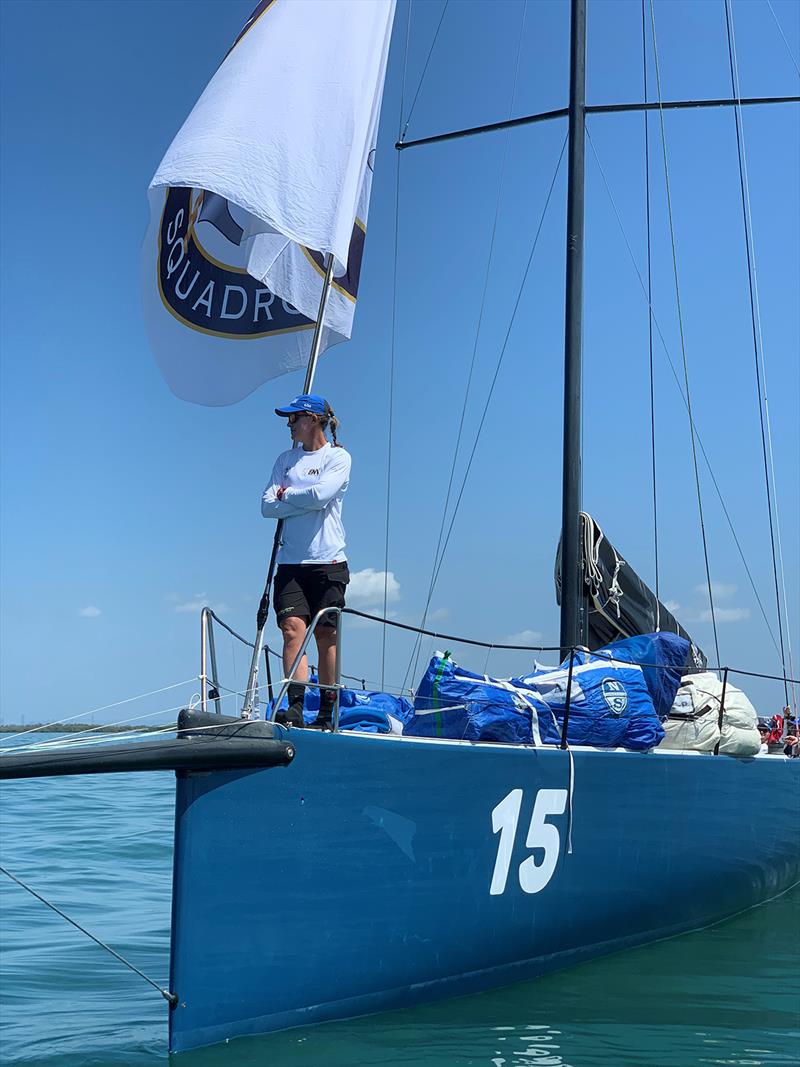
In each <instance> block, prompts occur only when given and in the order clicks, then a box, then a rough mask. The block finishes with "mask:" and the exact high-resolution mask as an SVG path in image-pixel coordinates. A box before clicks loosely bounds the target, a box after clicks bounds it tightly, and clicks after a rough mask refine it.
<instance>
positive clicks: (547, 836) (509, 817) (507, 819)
mask: <svg viewBox="0 0 800 1067" xmlns="http://www.w3.org/2000/svg"><path fill="white" fill-rule="evenodd" d="M566 806H567V791H566V789H540V790H539V792H538V793H537V794H536V802H535V803H534V805H533V815H531V824H530V826H529V827H528V836H527V838H526V839H525V847H526V848H530V849H534V848H540V849H542V850H543V851H544V858H543V859H542V862H541V863H536V861H535V860H534V858H533V856H528V858H527V859H526V860H523V861H522V863H521V864H520V866H519V884H520V888H521V889H522V890H523V892H525V893H538V892H540V891H541V890H542V889H544V887H545V886H546V885H547V883H548V882H549V881H550V879H551V878H552V877H553V874H554V873H555V869H556V863H557V862H558V853H559V849H560V848H561V838H560V837H559V834H558V828H557V827H555V826H553V825H552V824H551V823H548V822H545V819H546V818H547V816H548V815H563V814H564V810H565V808H566ZM521 807H522V790H521V789H512V790H511V792H510V793H509V794H508V795H507V796H505V797H503V799H502V800H501V801H500V803H499V804H498V805H497V807H496V808H494V809H493V811H492V831H493V832H494V833H496V834H497V833H499V834H500V842H499V844H498V848H497V859H496V860H495V864H494V873H493V874H492V884H491V885H490V886H489V895H490V896H493V897H494V896H499V895H500V894H501V893H504V892H505V888H506V882H507V880H508V871H509V868H510V867H511V856H512V853H513V851H514V839H515V837H516V835H517V823H518V822H519V813H520V808H521Z"/></svg>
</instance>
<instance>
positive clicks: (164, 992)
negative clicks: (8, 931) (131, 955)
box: [0, 867, 178, 1008]
mask: <svg viewBox="0 0 800 1067" xmlns="http://www.w3.org/2000/svg"><path fill="white" fill-rule="evenodd" d="M0 872H2V873H3V874H4V875H6V877H8V878H10V879H11V881H12V882H16V883H17V885H18V886H21V887H22V888H23V889H24V890H26V891H27V892H28V893H30V894H31V896H33V897H36V899H37V900H40V901H41V902H42V904H44V905H45V906H46V907H48V908H50V910H51V911H54V912H55V913H56V915H60V916H61V918H62V919H65V920H66V921H67V922H68V923H71V925H72V926H74V927H75V929H76V930H80V932H81V933H82V934H86V936H87V937H88V938H90V939H91V940H92V941H94V943H95V944H96V945H99V946H100V948H104V949H105V950H106V952H110V953H111V955H112V956H113V957H114V958H115V959H118V960H119V961H120V963H124V964H125V966H126V967H127V968H128V970H131V971H133V973H134V974H138V975H139V977H140V978H144V980H145V982H147V983H148V985H151V986H152V987H153V989H157V990H158V992H159V993H160V994H161V996H162V997H163V998H164V1000H166V1002H167V1003H168V1004H169V1006H170V1007H171V1008H174V1007H175V1005H176V1004H177V1003H178V997H177V995H176V994H175V993H170V991H169V990H168V989H162V988H161V986H160V985H159V984H158V982H154V981H153V979H152V978H148V977H147V975H146V974H145V973H144V971H140V970H139V968H138V967H135V966H134V965H133V964H132V963H131V962H130V961H129V960H126V959H125V957H124V956H120V954H119V952H116V951H115V950H114V949H113V948H111V946H110V945H107V944H106V943H105V941H101V940H100V938H99V937H95V936H94V934H90V933H89V931H88V930H87V929H86V928H85V927H83V926H81V924H80V923H77V922H75V920H74V919H70V917H69V915H65V914H64V912H63V911H61V910H60V909H59V908H57V907H56V906H55V904H51V903H50V901H49V900H45V899H44V897H43V896H41V895H40V894H39V893H37V892H36V890H35V889H31V887H30V886H29V885H26V884H25V883H24V882H23V881H22V880H21V879H19V878H17V877H16V875H13V874H12V873H11V871H7V870H6V869H5V867H0Z"/></svg>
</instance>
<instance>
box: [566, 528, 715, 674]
mask: <svg viewBox="0 0 800 1067" xmlns="http://www.w3.org/2000/svg"><path fill="white" fill-rule="evenodd" d="M581 573H582V577H583V582H582V593H583V606H584V618H583V634H584V638H583V639H584V641H585V642H586V646H587V648H588V649H589V650H590V651H593V650H594V649H596V648H601V647H602V646H603V645H607V644H609V642H611V641H618V640H620V639H621V638H623V637H636V636H637V635H638V634H651V633H656V632H657V631H659V630H667V631H669V632H671V633H675V634H680V635H681V637H685V638H686V640H687V641H688V642H689V645H690V654H689V662H688V663H687V665H686V666H687V668H688V669H695V670H702V669H703V668H704V667H705V665H706V662H707V661H706V657H705V654H704V653H703V651H702V650H701V649H700V648H698V647H697V645H696V644H695V643H694V641H693V640H692V638H691V637H690V636H689V634H688V633H687V632H686V631H685V630H684V628H683V627H682V626H681V624H680V623H679V622H678V620H677V619H676V618H675V616H674V615H672V614H671V612H669V611H668V610H667V609H666V608H665V607H664V605H663V604H662V603H661V601H660V600H659V599H658V598H657V597H656V595H655V593H653V592H652V591H651V590H650V589H649V588H648V587H647V586H646V585H645V583H644V582H643V581H642V579H641V578H640V577H639V575H638V574H637V573H636V571H635V570H634V569H633V567H631V566H630V564H629V563H628V562H627V560H625V559H624V558H623V557H622V556H621V555H620V554H619V552H618V551H617V550H616V549H615V548H614V546H613V545H612V544H611V542H610V541H609V540H608V538H607V537H606V536H605V534H604V533H603V531H602V530H601V529H600V527H599V526H598V524H597V523H596V522H595V520H594V519H593V518H592V516H591V515H589V514H587V513H586V512H585V511H582V512H581ZM555 578H556V600H557V601H558V603H559V604H560V603H561V542H560V541H559V544H558V552H557V553H556V573H555Z"/></svg>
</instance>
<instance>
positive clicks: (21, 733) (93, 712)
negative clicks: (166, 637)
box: [5, 677, 197, 741]
mask: <svg viewBox="0 0 800 1067" xmlns="http://www.w3.org/2000/svg"><path fill="white" fill-rule="evenodd" d="M196 681H197V678H196V677H195V678H187V679H186V680H185V681H183V682H175V683H173V684H172V685H165V686H163V687H162V688H161V689H153V690H151V691H150V692H149V693H139V695H138V696H135V697H127V699H125V700H117V701H115V702H114V703H113V704H103V706H102V707H100V708H93V709H92V710H91V711H79V712H78V714H77V715H70V716H68V717H67V718H66V719H56V720H55V721H54V722H42V723H37V725H36V726H31V728H30V729H29V730H20V731H19V733H16V734H9V736H8V737H7V738H5V740H7V741H13V740H14V739H15V738H17V737H26V736H27V735H28V734H35V733H38V732H39V731H40V730H47V729H49V728H51V727H53V726H62V725H64V724H65V723H68V722H75V720H76V719H80V718H82V717H84V716H89V715H97V714H99V713H100V712H101V711H109V710H110V709H111V708H119V707H121V706H122V705H123V704H131V703H132V702H133V701H134V700H144V699H145V697H153V696H158V694H159V693H166V692H167V691H168V690H169V689H180V687H181V686H182V685H190V684H193V683H194V682H196ZM157 714H158V713H157ZM143 717H144V716H143ZM125 721H128V722H129V721H130V720H125Z"/></svg>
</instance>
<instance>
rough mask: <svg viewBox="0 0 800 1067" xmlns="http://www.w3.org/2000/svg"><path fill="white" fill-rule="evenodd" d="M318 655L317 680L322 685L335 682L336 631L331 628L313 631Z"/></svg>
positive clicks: (320, 627)
mask: <svg viewBox="0 0 800 1067" xmlns="http://www.w3.org/2000/svg"><path fill="white" fill-rule="evenodd" d="M314 637H315V638H316V639H317V653H318V654H319V680H320V683H321V684H322V685H333V683H334V682H335V681H336V630H334V629H333V627H332V626H318V627H317V628H316V630H315V631H314Z"/></svg>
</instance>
